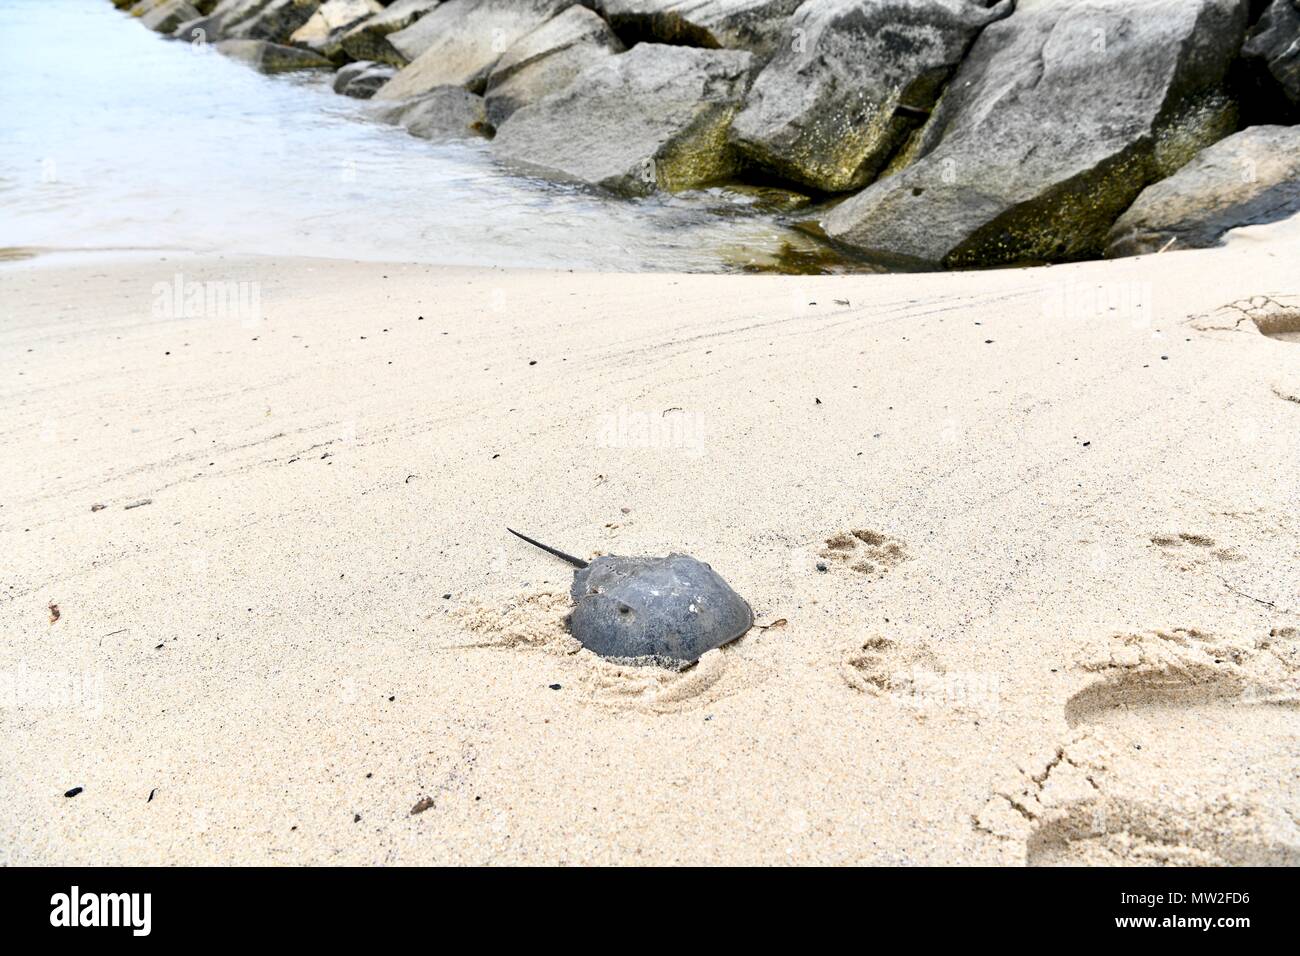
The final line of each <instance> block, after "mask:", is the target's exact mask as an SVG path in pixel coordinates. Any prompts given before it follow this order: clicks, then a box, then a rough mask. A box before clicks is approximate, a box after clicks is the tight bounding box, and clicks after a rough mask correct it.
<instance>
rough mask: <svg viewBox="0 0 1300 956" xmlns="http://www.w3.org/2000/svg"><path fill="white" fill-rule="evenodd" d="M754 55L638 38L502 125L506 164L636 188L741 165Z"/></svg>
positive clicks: (714, 175) (685, 185)
mask: <svg viewBox="0 0 1300 956" xmlns="http://www.w3.org/2000/svg"><path fill="white" fill-rule="evenodd" d="M749 67H750V54H748V53H745V52H743V51H739V50H701V49H696V48H693V47H682V46H664V45H662V44H657V43H641V44H638V45H637V46H635V47H633V48H632V49H631V50H630V51H628V52H627V53H623V54H621V55H619V56H614V57H610V58H608V59H606V60H605V61H604V62H602V63H597V64H596V65H595V66H592V67H589V68H588V69H586V70H584V71H583V72H582V73H581V74H579V76H578V78H577V79H576V80H574V81H573V83H572V84H571V85H570V86H569V87H568V88H567V89H565V90H563V91H561V92H559V93H555V94H552V95H551V96H547V97H545V98H543V99H541V100H539V101H538V102H536V103H534V104H533V105H531V106H525V107H524V108H523V109H521V110H519V111H518V112H516V113H515V114H514V115H513V116H511V117H510V118H509V119H508V120H506V122H505V124H504V125H503V126H502V127H501V129H500V130H499V131H498V132H497V137H496V139H494V140H493V141H492V147H493V151H494V152H495V153H496V155H497V156H498V157H499V158H500V159H501V160H503V161H505V162H507V163H510V164H514V165H516V166H519V167H522V168H524V169H527V170H531V171H536V172H539V173H540V174H542V175H544V176H548V177H551V178H555V179H561V180H567V181H571V182H579V183H586V184H589V185H592V186H599V187H602V188H605V189H611V190H614V191H616V192H621V193H625V194H630V195H640V194H645V193H648V192H651V191H652V190H654V189H655V188H656V187H658V188H661V189H669V190H678V189H689V188H692V187H694V186H699V185H703V184H706V183H709V182H712V181H715V180H718V179H723V178H725V177H727V176H729V175H731V174H733V173H735V172H736V170H737V169H738V168H739V157H738V156H737V154H736V151H735V149H734V148H733V147H732V146H731V145H730V144H729V143H728V142H727V130H728V127H729V126H730V125H731V120H732V118H733V117H734V115H735V113H736V111H737V109H738V108H739V106H740V103H741V100H742V98H743V97H744V95H745V90H746V88H747V86H748V84H749Z"/></svg>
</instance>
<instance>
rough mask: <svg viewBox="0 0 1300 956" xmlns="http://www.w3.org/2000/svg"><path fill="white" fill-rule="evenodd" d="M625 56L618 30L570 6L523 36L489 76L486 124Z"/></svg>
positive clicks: (588, 12) (504, 55)
mask: <svg viewBox="0 0 1300 956" xmlns="http://www.w3.org/2000/svg"><path fill="white" fill-rule="evenodd" d="M622 52H623V44H622V43H620V42H619V39H618V37H616V36H615V35H614V31H613V30H611V29H610V28H609V24H607V23H606V22H605V21H604V20H602V19H601V18H600V17H598V16H597V15H596V14H594V13H592V12H591V11H590V10H588V9H587V8H586V7H578V6H574V7H569V9H567V10H565V11H564V12H563V13H561V14H560V15H559V16H555V17H552V18H551V19H550V20H547V21H546V22H545V23H543V24H542V25H541V26H539V27H538V28H537V29H535V30H533V31H532V32H531V33H528V34H527V35H526V36H524V37H522V38H521V39H520V40H519V41H518V42H517V43H515V44H514V45H513V46H511V47H510V49H508V50H506V52H505V53H503V54H502V55H501V59H499V60H498V61H497V64H496V66H495V67H493V69H492V73H491V74H490V75H489V76H488V81H487V92H486V93H485V94H484V98H485V99H486V101H487V112H488V119H489V120H491V122H492V124H493V125H494V126H500V125H501V124H502V123H503V122H505V120H506V118H507V117H509V116H510V114H511V113H513V112H514V111H515V110H517V109H519V108H520V107H521V106H527V105H528V104H529V103H534V102H536V101H537V100H539V99H541V98H542V97H543V96H546V95H547V94H549V93H557V92H559V91H560V90H563V89H564V88H565V87H567V86H568V85H569V84H570V83H572V82H573V80H574V78H575V77H576V76H577V75H578V74H579V73H581V72H582V71H583V70H584V69H586V68H587V67H589V66H591V65H592V64H593V63H597V62H599V61H601V60H603V59H605V58H606V57H609V56H612V55H614V54H615V53H622Z"/></svg>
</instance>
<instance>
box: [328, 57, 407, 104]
mask: <svg viewBox="0 0 1300 956" xmlns="http://www.w3.org/2000/svg"><path fill="white" fill-rule="evenodd" d="M396 72H397V68H396V67H394V66H389V65H388V64H387V63H375V62H374V61H373V60H357V61H355V62H352V63H348V64H346V65H345V66H342V67H340V68H339V71H338V72H337V73H335V74H334V92H335V93H342V94H343V95H344V96H353V97H356V98H357V99H359V100H368V99H370V97H372V96H374V95H375V91H376V90H378V89H379V88H380V87H381V86H383V85H384V84H385V83H387V82H388V81H389V80H391V79H392V78H393V74H394V73H396Z"/></svg>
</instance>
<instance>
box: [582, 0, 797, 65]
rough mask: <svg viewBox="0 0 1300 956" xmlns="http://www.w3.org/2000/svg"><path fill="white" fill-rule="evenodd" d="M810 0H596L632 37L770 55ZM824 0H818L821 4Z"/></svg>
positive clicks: (786, 38) (616, 26) (601, 10)
mask: <svg viewBox="0 0 1300 956" xmlns="http://www.w3.org/2000/svg"><path fill="white" fill-rule="evenodd" d="M803 2H804V0H595V3H594V6H595V8H596V10H597V11H598V12H599V13H600V14H601V15H602V16H604V17H605V19H606V20H608V21H609V23H610V26H612V27H613V28H614V29H615V31H617V32H618V34H619V35H620V36H621V37H623V38H624V39H626V40H628V42H634V41H643V40H650V41H654V42H657V43H677V44H682V45H684V46H698V47H706V48H711V49H729V50H748V51H750V52H751V53H753V54H754V55H755V58H756V59H759V60H764V59H766V58H767V57H769V56H771V55H772V54H773V53H775V52H776V51H777V49H778V48H780V47H782V46H788V45H789V44H790V43H791V42H793V40H794V37H793V35H792V34H791V33H790V31H789V30H788V25H787V21H788V19H789V17H790V14H792V13H794V11H795V10H796V9H797V8H798V7H799V5H800V4H801V3H803ZM822 2H823V0H812V2H811V3H810V4H809V5H810V6H816V5H818V4H820V3H822Z"/></svg>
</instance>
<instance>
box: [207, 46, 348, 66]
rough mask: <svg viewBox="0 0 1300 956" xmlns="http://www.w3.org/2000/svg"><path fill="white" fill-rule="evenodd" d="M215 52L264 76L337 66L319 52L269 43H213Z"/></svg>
mask: <svg viewBox="0 0 1300 956" xmlns="http://www.w3.org/2000/svg"><path fill="white" fill-rule="evenodd" d="M213 49H215V50H216V51H217V52H218V53H223V54H225V55H226V56H228V57H231V58H233V59H236V60H240V61H242V62H244V63H247V64H248V65H249V66H251V67H253V69H255V70H261V71H262V72H263V73H290V72H293V71H295V70H332V69H334V64H333V63H331V62H330V61H329V60H327V59H325V57H323V56H321V55H320V54H319V53H313V52H312V51H311V50H304V49H303V48H302V47H296V46H283V45H281V44H279V43H268V42H267V41H266V40H218V41H217V42H216V43H215V44H213Z"/></svg>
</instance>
